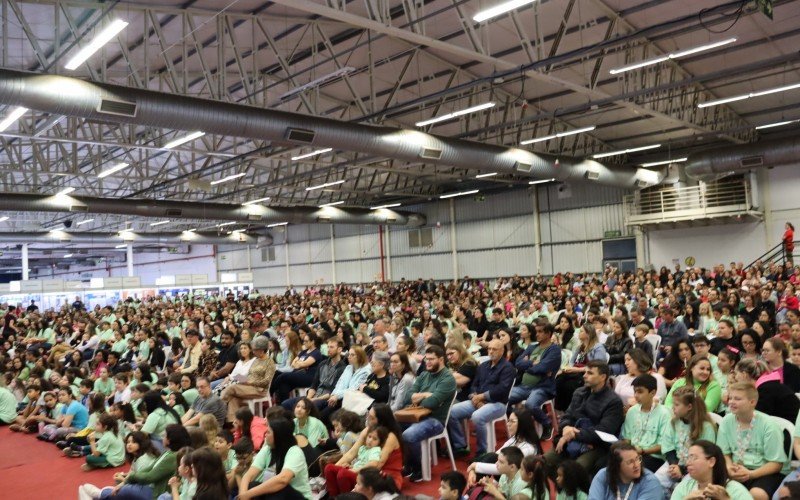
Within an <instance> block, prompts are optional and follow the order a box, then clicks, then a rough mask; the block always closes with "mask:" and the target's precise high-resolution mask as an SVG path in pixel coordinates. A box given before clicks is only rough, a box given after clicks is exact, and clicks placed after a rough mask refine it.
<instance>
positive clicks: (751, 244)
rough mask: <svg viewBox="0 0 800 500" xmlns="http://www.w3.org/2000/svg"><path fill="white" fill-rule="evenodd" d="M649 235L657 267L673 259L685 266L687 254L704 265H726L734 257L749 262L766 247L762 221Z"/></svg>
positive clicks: (651, 256) (698, 263)
mask: <svg viewBox="0 0 800 500" xmlns="http://www.w3.org/2000/svg"><path fill="white" fill-rule="evenodd" d="M647 238H648V240H649V248H650V263H651V264H653V265H654V266H655V267H656V268H659V267H661V266H663V265H668V266H671V265H672V260H673V259H678V261H679V262H680V263H681V266H683V265H684V261H685V259H686V257H694V258H695V261H696V264H695V265H697V266H701V267H710V266H713V265H715V264H725V265H726V267H727V264H728V263H729V262H731V261H734V262H740V261H743V262H744V263H745V265H747V264H749V263H750V262H752V261H753V260H755V259H756V258H758V256H759V255H761V254H762V253H764V251H766V248H764V246H765V245H764V241H765V237H764V224H763V223H747V224H726V225H719V226H708V227H692V228H683V229H667V230H663V231H662V230H659V231H649V232H648V233H647ZM775 243H776V244H777V243H778V241H776V242H775Z"/></svg>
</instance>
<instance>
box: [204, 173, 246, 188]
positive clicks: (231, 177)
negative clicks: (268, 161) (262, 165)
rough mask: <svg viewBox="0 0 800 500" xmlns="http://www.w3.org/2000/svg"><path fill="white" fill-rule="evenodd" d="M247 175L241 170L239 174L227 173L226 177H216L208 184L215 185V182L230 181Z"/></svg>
mask: <svg viewBox="0 0 800 500" xmlns="http://www.w3.org/2000/svg"><path fill="white" fill-rule="evenodd" d="M245 175H247V172H242V173H241V174H233V175H229V176H228V177H223V178H222V179H218V180H216V181H211V182H210V183H209V184H211V185H212V186H216V185H217V184H222V183H223V182H228V181H232V180H234V179H238V178H239V177H244V176H245Z"/></svg>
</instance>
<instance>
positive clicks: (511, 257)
mask: <svg viewBox="0 0 800 500" xmlns="http://www.w3.org/2000/svg"><path fill="white" fill-rule="evenodd" d="M495 262H496V263H497V265H496V271H497V273H496V274H493V275H489V274H486V275H484V277H486V278H490V277H493V276H511V275H514V274H519V275H522V276H525V275H528V276H530V275H532V274H536V256H535V252H534V249H533V247H520V248H502V249H500V248H499V249H497V250H496V251H495Z"/></svg>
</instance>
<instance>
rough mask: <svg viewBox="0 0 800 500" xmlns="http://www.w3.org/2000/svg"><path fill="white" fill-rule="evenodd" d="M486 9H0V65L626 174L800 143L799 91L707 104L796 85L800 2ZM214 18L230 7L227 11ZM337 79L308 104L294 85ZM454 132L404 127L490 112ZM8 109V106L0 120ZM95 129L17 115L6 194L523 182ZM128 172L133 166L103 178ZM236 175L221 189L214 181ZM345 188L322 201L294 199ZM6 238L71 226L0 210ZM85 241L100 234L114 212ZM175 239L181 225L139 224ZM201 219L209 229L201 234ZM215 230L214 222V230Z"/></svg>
mask: <svg viewBox="0 0 800 500" xmlns="http://www.w3.org/2000/svg"><path fill="white" fill-rule="evenodd" d="M500 3H502V2H501V1H498V0H479V1H476V0H364V1H356V0H354V1H349V2H348V1H345V0H329V1H327V2H324V1H322V0H277V1H273V2H265V1H254V0H239V1H237V0H225V1H224V2H220V1H211V0H206V1H200V0H198V1H183V2H155V1H138V0H137V1H118V2H116V1H107V2H86V1H77V0H74V1H58V0H53V1H50V0H36V1H30V2H26V1H23V0H0V8H1V9H2V10H1V11H0V12H1V13H2V15H3V17H2V19H1V20H0V21H1V22H0V37H2V38H0V44H2V47H0V66H2V67H4V68H10V69H19V70H27V71H32V72H39V73H53V74H62V75H68V76H75V77H79V78H85V79H88V80H94V81H98V82H108V83H114V84H117V85H124V86H130V87H136V88H147V89H151V90H157V91H162V92H167V93H175V94H185V95H191V96H198V97H203V98H208V99H213V100H220V101H226V102H233V103H241V104H247V105H251V106H257V107H264V108H273V109H280V110H285V111H293V112H300V113H304V114H311V115H318V116H325V117H329V118H335V119H339V120H343V121H353V122H363V123H369V124H382V125H386V126H391V127H402V128H408V129H418V130H423V131H426V132H430V133H433V134H438V135H443V136H450V137H458V138H464V139H469V140H474V141H480V142H486V143H491V144H501V145H506V146H518V145H519V144H520V142H521V141H524V140H527V139H532V138H536V137H542V136H548V135H554V134H557V133H559V132H567V131H570V130H575V129H580V128H585V127H590V126H594V127H596V128H595V130H592V131H590V132H587V133H582V134H577V135H571V136H566V137H561V138H555V139H552V140H549V141H544V142H539V143H536V144H532V145H529V146H523V147H524V148H529V149H530V150H531V151H536V152H548V153H555V154H559V155H565V156H578V157H581V156H590V155H592V154H596V153H602V152H605V151H612V150H619V149H628V148H635V147H641V146H647V145H652V144H661V147H660V148H658V149H653V150H648V151H644V152H641V153H635V154H629V155H625V156H616V157H611V158H607V159H604V160H603V161H608V162H619V163H623V164H629V165H631V168H633V166H635V165H638V164H641V163H642V162H654V161H660V160H666V159H675V158H680V157H685V156H687V154H689V153H691V152H692V151H696V150H698V149H704V148H707V147H710V146H719V145H721V144H737V143H743V142H751V141H757V140H759V139H760V138H761V137H762V136H765V135H767V136H770V137H777V136H780V135H782V134H790V133H796V132H797V130H798V127H800V124H789V125H786V126H783V127H775V128H770V129H765V130H759V131H756V130H755V127H756V126H758V125H763V124H768V123H773V122H778V121H789V120H795V119H800V109H798V105H799V104H800V89H796V90H792V91H787V92H780V93H772V94H769V95H764V96H760V97H756V98H751V99H747V100H740V101H735V102H730V103H727V104H722V105H719V106H713V107H707V108H699V107H698V104H700V103H703V102H708V101H712V100H715V99H720V98H726V97H732V96H737V95H740V94H747V93H750V92H758V91H760V90H765V89H771V88H775V87H781V86H786V85H791V84H794V83H800V71H798V69H800V52H798V51H797V47H798V46H800V2H798V1H790V0H776V1H775V2H774V4H775V10H774V20H770V19H769V18H767V17H766V16H764V15H763V14H762V13H760V12H758V11H756V10H755V8H754V6H753V3H752V2H729V3H725V4H721V3H720V2H714V1H707V0H693V1H689V0H672V1H670V0H651V1H633V0H627V1H623V0H616V1H615V0H549V1H548V0H540V1H538V2H533V3H531V4H529V5H526V6H524V7H520V8H518V9H516V10H514V11H512V12H511V13H508V14H504V15H501V16H498V17H496V18H493V19H490V20H488V21H484V22H480V23H477V22H474V21H473V20H472V18H473V16H474V15H475V14H477V13H478V12H479V11H481V10H483V9H486V8H489V7H492V6H495V5H497V4H500ZM221 8H224V10H222V11H220V9H221ZM114 19H122V20H124V21H127V22H128V23H129V25H128V26H127V28H126V29H125V30H123V31H122V32H121V33H120V34H119V35H118V36H117V37H115V38H114V39H113V40H112V41H111V42H110V43H108V44H107V45H105V46H104V47H103V48H102V49H101V50H100V51H99V52H98V53H96V54H95V55H94V56H92V57H91V58H90V59H89V60H88V62H87V63H85V64H83V65H81V66H79V67H78V68H77V69H76V70H74V71H69V70H67V69H65V67H64V64H65V63H66V61H67V60H68V59H69V58H70V57H72V56H73V55H74V54H75V52H76V51H77V50H79V48H80V47H82V46H84V45H85V44H87V43H88V41H89V40H91V39H92V38H93V37H94V36H95V35H96V34H97V33H98V32H99V31H100V30H101V29H102V28H104V27H105V26H106V25H108V24H109V23H110V22H111V21H112V20H114ZM734 37H735V38H736V41H735V42H732V43H729V44H727V45H725V46H722V47H719V48H717V49H714V50H709V51H704V52H699V53H696V54H693V55H688V56H686V57H681V58H678V59H671V60H666V61H664V62H661V63H659V64H655V65H651V66H647V67H643V68H640V69H637V70H633V71H628V72H624V73H620V74H611V73H610V70H612V69H614V68H619V67H621V66H625V65H630V64H634V63H637V62H641V61H644V60H649V59H653V58H657V57H660V56H665V55H667V54H670V53H675V52H679V51H683V50H687V49H692V48H695V47H698V46H701V45H705V44H709V43H714V42H718V41H723V40H726V39H730V38H734ZM334 72H339V74H344V76H343V77H339V78H336V79H332V80H326V81H324V82H323V83H322V84H319V85H311V86H309V88H306V89H305V90H304V91H300V92H295V93H293V94H292V95H290V96H288V97H285V98H282V96H284V94H287V93H289V92H291V91H293V90H297V89H298V88H300V87H302V86H304V85H307V84H309V82H314V81H318V80H319V79H323V80H324V79H325V77H327V76H328V75H331V74H333V73H334ZM490 101H491V102H494V103H495V106H494V107H492V108H490V109H488V110H484V111H481V112H477V113H472V114H468V115H465V116H462V117H459V118H457V119H454V120H451V121H447V122H442V123H437V124H434V125H428V126H424V127H415V123H416V122H418V121H421V120H426V119H430V118H432V117H436V116H441V115H444V114H447V113H451V112H455V111H458V110H462V109H464V108H468V107H470V106H475V105H477V104H482V103H486V102H490ZM10 111H11V109H9V107H0V116H6V115H7V114H8V113H9V112H10ZM188 132H190V131H180V130H166V129H155V128H150V127H143V126H138V125H130V124H117V123H101V122H93V121H88V120H84V119H81V118H76V117H63V116H52V115H48V114H45V113H39V112H28V113H26V114H25V115H23V117H22V118H21V119H20V120H18V121H16V122H15V123H13V124H12V125H11V126H10V127H9V128H8V129H6V131H5V132H3V133H0V184H1V185H0V191H5V192H19V193H40V194H54V193H56V192H58V191H60V190H61V189H63V188H65V187H75V188H76V191H75V194H78V195H85V196H94V197H106V198H141V199H153V200H173V201H182V200H185V201H201V202H208V203H214V202H218V203H238V202H245V201H249V200H254V199H260V198H265V197H269V198H270V200H269V201H267V202H265V204H269V205H277V206H298V205H303V206H315V205H319V204H323V203H328V202H335V201H340V200H344V201H345V205H344V206H352V207H371V206H375V205H383V204H389V203H403V204H413V203H419V202H420V201H424V200H427V199H430V198H435V197H436V196H438V195H441V194H444V193H449V192H453V191H459V190H462V189H478V188H479V189H503V188H506V187H517V186H521V185H526V184H527V179H523V178H522V177H515V176H513V175H510V174H504V175H497V176H494V177H487V178H482V179H477V180H476V179H475V178H474V177H475V175H476V174H478V173H479V171H478V170H471V169H456V168H450V167H444V166H436V165H431V164H428V163H425V162H424V160H420V161H419V162H414V163H409V162H401V161H397V160H393V159H391V158H376V157H365V156H364V155H363V154H362V155H359V154H355V153H352V152H348V151H338V150H334V151H331V152H328V153H324V154H320V155H316V156H312V157H309V158H304V159H300V160H292V159H291V158H292V157H294V156H299V155H302V154H305V153H308V152H311V151H312V150H313V148H299V147H296V146H291V145H288V144H284V143H280V144H279V143H270V142H268V141H256V140H250V139H247V140H245V139H241V138H238V137H236V136H235V135H233V134H232V135H231V136H218V135H205V136H203V137H201V138H199V139H196V140H194V141H191V142H188V143H186V144H183V145H181V146H179V147H176V148H173V149H170V150H165V149H163V148H162V146H163V145H164V144H165V143H166V142H168V141H171V140H173V139H175V138H179V137H182V136H184V135H186V134H187V133H188ZM120 162H125V163H129V164H130V167H129V168H127V169H124V170H122V171H119V172H117V173H115V174H112V175H110V176H108V177H105V178H103V179H98V177H97V174H98V173H100V172H102V171H103V170H106V169H108V168H109V167H111V166H113V165H115V164H118V163H120ZM239 173H244V174H245V175H244V176H242V177H240V178H237V179H235V180H233V181H230V182H225V183H221V184H218V185H210V182H212V181H215V180H220V179H223V178H225V177H228V176H231V175H235V174H239ZM339 180H344V181H345V182H344V183H342V184H337V185H334V186H330V187H327V188H324V189H316V190H310V191H309V190H307V189H306V188H308V187H312V186H317V185H320V184H323V183H330V182H334V181H339ZM0 215H5V216H9V220H8V221H5V222H0V230H7V229H9V228H8V227H7V226H9V225H10V226H11V228H13V229H21V228H31V227H35V226H37V225H40V224H41V223H43V222H44V223H58V222H61V221H62V220H64V219H65V217H64V216H53V215H47V214H38V213H36V214H32V213H27V214H25V215H24V216H22V215H20V214H0ZM92 217H94V218H95V221H93V222H91V223H89V224H86V225H84V226H83V227H81V228H80V229H81V230H84V229H89V230H99V231H109V230H113V229H114V228H116V227H118V226H122V225H123V224H124V222H125V221H126V220H128V219H126V218H124V217H122V216H114V215H105V216H103V217H96V216H92V215H86V216H84V215H83V214H81V215H80V216H78V217H72V219H73V220H74V221H76V222H77V221H79V220H81V219H87V218H92ZM151 222H154V221H149V220H141V221H139V222H138V224H139V226H140V228H141V229H143V230H147V231H156V230H163V231H175V230H180V229H185V227H183V226H186V227H189V226H192V225H193V224H192V221H182V222H181V223H180V224H167V225H165V226H159V227H151V226H150V225H149V224H150V223H151ZM206 223H207V224H208V221H206ZM212 225H213V224H212Z"/></svg>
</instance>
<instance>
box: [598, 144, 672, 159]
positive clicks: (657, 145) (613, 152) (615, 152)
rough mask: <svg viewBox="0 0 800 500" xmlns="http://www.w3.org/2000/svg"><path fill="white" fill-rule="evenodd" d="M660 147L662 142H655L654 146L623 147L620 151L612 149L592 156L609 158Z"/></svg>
mask: <svg viewBox="0 0 800 500" xmlns="http://www.w3.org/2000/svg"><path fill="white" fill-rule="evenodd" d="M660 147H661V144H653V145H652V146H642V147H639V148H630V149H621V150H619V151H610V152H608V153H599V154H596V155H593V156H592V158H595V159H598V158H607V157H609V156H617V155H624V154H627V153H635V152H637V151H646V150H648V149H655V148H660Z"/></svg>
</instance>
